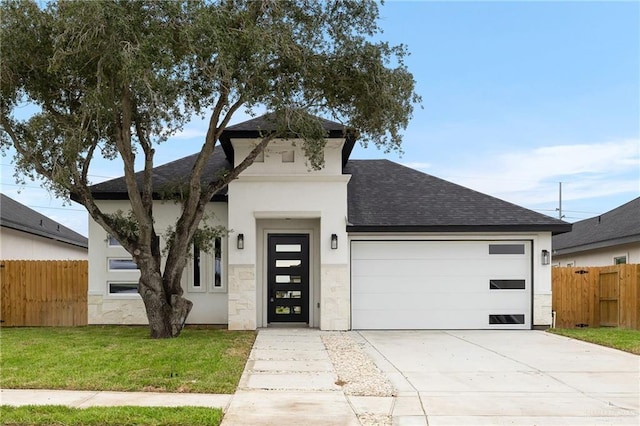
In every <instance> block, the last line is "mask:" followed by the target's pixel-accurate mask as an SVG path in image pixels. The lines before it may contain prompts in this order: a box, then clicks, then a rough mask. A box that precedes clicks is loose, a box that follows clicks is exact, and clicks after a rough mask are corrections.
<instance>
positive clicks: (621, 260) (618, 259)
mask: <svg viewBox="0 0 640 426" xmlns="http://www.w3.org/2000/svg"><path fill="white" fill-rule="evenodd" d="M626 263H627V256H626V255H624V256H615V257H614V258H613V264H614V265H624V264H626Z"/></svg>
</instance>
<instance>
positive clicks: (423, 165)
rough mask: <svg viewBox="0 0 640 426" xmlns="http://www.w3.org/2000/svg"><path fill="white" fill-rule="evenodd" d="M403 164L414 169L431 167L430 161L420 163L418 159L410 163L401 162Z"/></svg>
mask: <svg viewBox="0 0 640 426" xmlns="http://www.w3.org/2000/svg"><path fill="white" fill-rule="evenodd" d="M402 165H403V166H407V167H411V168H412V169H416V170H427V169H430V168H431V163H421V162H419V161H414V162H411V163H402Z"/></svg>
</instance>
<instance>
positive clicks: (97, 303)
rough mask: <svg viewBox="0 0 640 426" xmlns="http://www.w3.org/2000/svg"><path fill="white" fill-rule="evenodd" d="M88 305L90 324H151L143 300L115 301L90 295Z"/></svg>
mask: <svg viewBox="0 0 640 426" xmlns="http://www.w3.org/2000/svg"><path fill="white" fill-rule="evenodd" d="M87 305H88V306H87V314H88V318H87V319H88V323H89V324H119V325H138V324H145V325H146V324H149V321H148V320H147V314H146V312H145V309H144V303H142V299H141V298H136V299H129V298H127V299H115V298H105V297H104V296H102V295H95V294H93V295H92V294H90V295H89V297H88V300H87Z"/></svg>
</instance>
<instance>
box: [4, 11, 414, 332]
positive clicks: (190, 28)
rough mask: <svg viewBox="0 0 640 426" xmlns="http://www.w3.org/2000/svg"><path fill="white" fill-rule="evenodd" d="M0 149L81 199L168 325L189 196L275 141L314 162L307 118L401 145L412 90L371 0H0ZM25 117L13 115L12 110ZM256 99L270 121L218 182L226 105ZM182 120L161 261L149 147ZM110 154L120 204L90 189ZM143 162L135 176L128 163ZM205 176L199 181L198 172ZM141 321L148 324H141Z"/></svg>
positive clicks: (195, 208)
mask: <svg viewBox="0 0 640 426" xmlns="http://www.w3.org/2000/svg"><path fill="white" fill-rule="evenodd" d="M0 7H1V13H2V20H1V24H0V25H1V27H0V28H1V31H2V34H1V39H0V49H1V50H0V52H1V55H2V57H1V60H2V66H1V67H0V128H1V131H0V148H1V149H3V150H6V148H8V147H13V148H14V149H15V151H16V153H17V154H16V157H15V159H14V161H15V163H16V165H17V170H18V172H19V174H21V175H23V176H28V177H36V176H38V177H42V178H44V179H45V182H46V185H47V186H48V187H49V188H50V189H51V190H53V191H54V192H55V193H56V194H58V195H60V196H63V197H69V195H70V194H71V193H73V194H74V198H75V199H77V200H78V201H79V202H80V203H82V204H83V205H84V206H85V207H86V208H87V210H88V212H89V214H90V215H91V217H92V218H93V219H94V220H95V221H96V222H97V223H99V224H100V225H101V226H102V227H103V228H104V229H105V230H106V231H107V232H108V233H110V234H111V235H113V236H115V237H116V238H117V239H118V240H119V241H120V242H121V243H122V245H123V247H125V248H126V249H127V251H129V253H131V254H132V256H133V258H134V260H135V261H136V262H137V264H138V266H139V268H140V271H141V278H140V285H139V291H140V294H141V296H142V298H143V300H144V301H145V306H146V309H147V316H148V317H149V319H150V324H152V323H154V322H157V321H156V320H157V318H161V321H160V322H162V323H163V325H162V326H159V325H157V326H154V325H151V334H152V336H154V337H167V336H176V335H177V334H179V332H180V329H181V328H182V325H183V324H184V321H185V320H186V316H187V315H188V312H189V310H190V306H191V305H190V302H189V301H187V300H186V299H184V298H182V289H181V288H180V284H179V279H180V276H181V274H182V270H183V269H184V266H185V264H186V253H187V252H188V249H187V248H188V246H189V244H190V243H191V242H192V240H193V238H194V235H196V233H197V232H198V229H199V226H200V225H201V221H202V217H203V214H204V206H205V205H206V204H207V203H208V202H209V200H211V197H212V196H213V195H215V194H216V193H217V192H218V191H219V190H220V189H221V188H223V187H224V186H226V184H227V183H228V182H229V181H231V180H232V179H235V178H236V177H237V176H238V175H239V174H240V173H241V172H242V171H243V170H244V169H246V167H248V166H249V165H250V164H251V162H252V161H253V160H254V159H255V157H256V156H257V155H258V154H259V153H260V152H261V151H262V150H263V149H264V147H265V146H267V144H268V143H269V142H270V141H271V140H272V139H274V138H276V137H281V136H284V135H292V134H293V135H295V137H297V138H300V139H302V141H303V149H304V151H305V154H306V156H307V157H308V160H309V163H310V164H311V165H312V166H313V167H316V168H318V167H322V164H323V160H322V158H323V157H322V153H323V147H324V140H325V136H326V135H325V133H324V131H323V130H322V127H321V124H320V123H319V121H318V120H317V119H316V118H315V116H323V117H326V118H331V119H334V120H337V121H340V122H342V123H344V124H345V126H346V127H347V128H350V129H353V130H354V131H357V132H358V135H359V140H360V141H361V143H364V144H369V143H371V144H374V145H376V146H378V147H380V148H383V149H385V150H400V146H401V140H402V139H401V131H402V130H403V129H404V128H406V126H407V124H408V121H409V119H410V117H411V113H412V111H413V106H414V104H415V103H417V102H419V101H420V98H419V97H418V96H417V95H416V93H415V91H414V86H415V82H414V80H413V76H412V74H411V73H410V72H409V71H408V69H407V67H406V65H405V64H404V58H405V57H406V56H407V54H408V52H407V49H406V47H405V46H403V45H398V46H393V45H390V44H388V43H386V42H382V41H375V38H377V37H379V34H380V32H381V29H380V28H379V26H378V24H377V20H378V15H379V10H378V5H377V3H376V2H374V1H362V0H353V1H340V0H336V1H322V2H320V1H315V0H261V1H260V0H229V1H198V0H194V1H126V0H99V1H93V2H77V1H58V2H51V3H48V4H47V5H46V6H42V7H41V6H40V5H39V4H38V3H37V2H35V1H28V0H24V1H15V2H11V1H7V2H2V5H1V6H0ZM24 105H33V106H34V107H36V112H35V113H34V114H33V115H32V116H30V117H28V118H19V117H18V116H17V115H16V108H19V107H21V106H24ZM258 107H260V108H266V110H267V111H269V112H272V113H273V114H274V117H276V119H277V128H276V130H275V131H274V132H271V133H269V134H268V135H265V136H264V138H263V139H262V141H261V142H260V143H259V144H258V145H257V146H256V148H255V149H254V150H253V152H252V153H251V154H250V155H249V156H248V157H247V159H246V160H245V161H243V162H242V163H241V164H239V165H238V166H237V167H235V168H234V169H233V170H229V171H228V172H227V173H226V174H225V175H224V176H223V177H222V178H221V179H217V180H214V179H210V180H207V179H204V180H203V176H202V171H203V168H204V165H205V164H206V162H207V161H208V159H209V158H210V156H211V155H212V153H213V151H214V149H215V145H216V142H217V140H218V138H219V137H220V135H221V133H222V131H223V130H224V129H225V127H226V126H227V125H228V123H229V121H230V119H231V118H232V117H233V115H234V113H236V112H237V111H238V110H240V109H242V110H243V111H248V112H252V111H253V110H254V109H256V108H258ZM194 115H200V116H204V117H207V118H208V123H209V126H208V131H207V134H206V137H205V138H204V140H203V142H202V146H201V149H200V153H199V155H198V157H197V160H196V162H195V164H194V166H193V169H192V172H191V175H190V176H189V178H188V187H187V192H186V194H187V195H186V196H185V197H184V198H183V199H181V200H180V202H181V203H182V207H183V208H182V215H181V216H180V217H179V219H178V221H177V222H176V224H175V227H174V230H175V234H174V235H173V240H172V244H171V246H170V247H169V249H168V251H167V255H166V264H165V267H164V269H161V266H160V263H161V262H160V256H161V255H160V247H159V243H158V238H157V235H156V230H155V228H154V222H153V190H152V188H153V175H152V169H153V166H154V163H153V158H154V152H155V147H156V146H157V144H160V143H163V142H166V141H167V140H168V139H169V138H170V137H171V135H173V134H175V133H176V132H178V131H180V130H181V129H182V128H183V126H184V125H185V124H186V123H187V122H188V121H189V119H190V118H191V117H193V116H194ZM98 156H102V157H104V158H107V159H111V160H114V161H116V160H118V161H119V162H120V164H121V165H122V167H123V174H124V176H125V180H126V182H127V187H128V194H129V198H130V202H131V209H130V211H129V212H123V213H118V214H109V213H105V212H103V211H102V210H101V209H100V207H99V206H98V204H97V203H96V202H95V200H94V199H93V196H92V194H91V191H90V189H89V186H90V185H91V182H90V181H89V178H88V176H89V170H90V168H91V163H92V161H93V160H94V158H96V157H98ZM136 156H140V157H141V158H142V159H143V164H144V167H143V179H142V181H141V182H138V181H137V180H136V178H135V164H136V162H135V159H136ZM203 182H204V183H203ZM154 327H155V328H154Z"/></svg>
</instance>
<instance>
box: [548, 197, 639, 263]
mask: <svg viewBox="0 0 640 426" xmlns="http://www.w3.org/2000/svg"><path fill="white" fill-rule="evenodd" d="M620 263H640V197H638V198H636V199H634V200H631V201H629V202H628V203H626V204H623V205H622V206H620V207H616V208H615V209H613V210H611V211H608V212H606V213H604V214H601V215H600V216H596V217H592V218H590V219H585V220H581V221H580V222H576V223H574V224H573V229H572V231H571V232H567V233H566V234H561V235H556V236H554V237H553V264H554V265H556V266H607V265H615V264H620Z"/></svg>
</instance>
